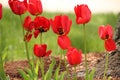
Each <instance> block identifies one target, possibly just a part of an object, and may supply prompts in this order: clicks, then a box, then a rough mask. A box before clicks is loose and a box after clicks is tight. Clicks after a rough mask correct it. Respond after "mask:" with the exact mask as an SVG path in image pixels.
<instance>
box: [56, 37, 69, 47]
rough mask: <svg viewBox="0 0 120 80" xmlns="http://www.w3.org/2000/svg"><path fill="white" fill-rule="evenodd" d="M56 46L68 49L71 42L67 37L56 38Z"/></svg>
mask: <svg viewBox="0 0 120 80" xmlns="http://www.w3.org/2000/svg"><path fill="white" fill-rule="evenodd" d="M58 45H59V46H60V47H61V48H62V49H68V48H69V47H71V42H70V39H69V37H67V36H64V35H63V36H58Z"/></svg>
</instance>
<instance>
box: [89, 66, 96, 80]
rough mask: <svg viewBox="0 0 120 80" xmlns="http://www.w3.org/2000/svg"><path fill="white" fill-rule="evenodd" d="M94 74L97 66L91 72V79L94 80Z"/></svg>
mask: <svg viewBox="0 0 120 80" xmlns="http://www.w3.org/2000/svg"><path fill="white" fill-rule="evenodd" d="M94 74H95V68H94V69H93V70H92V71H91V72H90V75H89V80H93V79H94Z"/></svg>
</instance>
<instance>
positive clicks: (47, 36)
mask: <svg viewBox="0 0 120 80" xmlns="http://www.w3.org/2000/svg"><path fill="white" fill-rule="evenodd" d="M59 14H67V15H68V16H69V18H70V19H72V21H73V22H72V26H71V31H70V33H69V35H68V36H69V37H70V39H71V42H72V45H73V46H74V47H76V48H78V49H82V50H83V27H82V25H77V24H76V22H75V15H74V14H73V13H51V12H44V13H43V14H42V16H46V17H47V18H49V19H50V18H54V16H56V15H59ZM26 15H30V14H29V13H26V14H25V15H23V17H22V19H24V17H25V16H26ZM117 17H118V16H117V14H113V13H108V14H103V13H100V14H92V19H91V21H90V22H89V23H88V24H86V34H87V52H103V51H104V44H103V41H102V40H101V39H100V38H99V36H98V27H99V26H100V25H106V24H110V25H112V26H113V29H115V27H116V24H117V21H118V18H117ZM1 27H2V28H1ZM0 29H2V36H4V44H3V46H1V47H0V48H3V47H4V50H3V53H4V54H6V55H7V59H8V60H19V59H26V53H25V47H24V42H23V35H22V26H21V24H20V18H19V16H18V15H15V14H13V13H12V12H11V10H9V9H4V10H3V18H2V20H1V21H0ZM0 34H1V32H0ZM0 43H1V41H0ZM35 43H36V44H39V38H38V39H34V38H32V40H31V41H30V42H29V52H30V54H31V55H32V54H33V46H34V44H35ZM43 43H46V44H48V49H51V50H52V55H58V54H59V52H60V49H59V47H58V45H57V35H56V34H54V33H53V32H52V30H51V29H50V31H48V32H47V33H44V34H43Z"/></svg>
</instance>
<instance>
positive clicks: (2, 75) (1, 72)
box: [0, 54, 6, 80]
mask: <svg viewBox="0 0 120 80" xmlns="http://www.w3.org/2000/svg"><path fill="white" fill-rule="evenodd" d="M0 79H3V80H6V74H5V71H4V67H3V60H2V54H0Z"/></svg>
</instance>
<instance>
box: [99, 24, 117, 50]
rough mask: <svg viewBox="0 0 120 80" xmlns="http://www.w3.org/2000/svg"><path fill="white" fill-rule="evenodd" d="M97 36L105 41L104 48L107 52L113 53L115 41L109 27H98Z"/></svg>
mask: <svg viewBox="0 0 120 80" xmlns="http://www.w3.org/2000/svg"><path fill="white" fill-rule="evenodd" d="M99 36H100V38H101V39H102V40H104V41H105V48H106V50H107V51H113V50H115V49H116V44H115V41H114V40H113V39H112V38H113V30H112V26H110V25H106V26H104V25H102V26H100V27H99Z"/></svg>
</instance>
